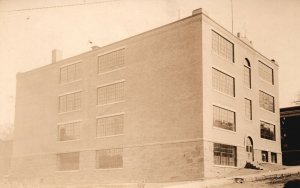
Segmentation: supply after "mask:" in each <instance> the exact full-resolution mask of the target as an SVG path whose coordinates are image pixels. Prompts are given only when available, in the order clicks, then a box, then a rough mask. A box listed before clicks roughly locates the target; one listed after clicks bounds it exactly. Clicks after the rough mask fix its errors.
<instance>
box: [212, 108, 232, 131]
mask: <svg viewBox="0 0 300 188" xmlns="http://www.w3.org/2000/svg"><path fill="white" fill-rule="evenodd" d="M216 108H218V109H219V112H220V114H218V116H219V118H220V119H222V117H221V116H222V115H223V117H224V115H225V114H224V112H227V115H226V116H227V119H230V118H229V114H228V113H233V125H232V127H233V129H227V128H224V127H221V126H217V125H215V121H216V119H217V118H216V114H215V109H216ZM221 111H222V112H221ZM222 120H223V119H222ZM219 121H221V120H219ZM221 122H222V124H223V123H224V121H221ZM228 123H231V122H229V121H227V122H225V124H228ZM213 127H215V128H218V129H222V130H226V131H232V132H236V112H235V111H232V110H229V109H226V108H223V107H220V106H217V105H213Z"/></svg>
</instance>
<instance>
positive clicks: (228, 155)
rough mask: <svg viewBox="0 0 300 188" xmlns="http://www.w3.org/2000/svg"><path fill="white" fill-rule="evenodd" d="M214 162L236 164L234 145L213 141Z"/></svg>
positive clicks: (228, 164) (226, 164)
mask: <svg viewBox="0 0 300 188" xmlns="http://www.w3.org/2000/svg"><path fill="white" fill-rule="evenodd" d="M214 164H216V165H225V166H236V165H237V156H236V146H230V145H225V144H217V143H214Z"/></svg>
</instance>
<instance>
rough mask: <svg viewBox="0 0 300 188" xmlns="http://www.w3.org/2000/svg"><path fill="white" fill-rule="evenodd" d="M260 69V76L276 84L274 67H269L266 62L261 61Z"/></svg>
mask: <svg viewBox="0 0 300 188" xmlns="http://www.w3.org/2000/svg"><path fill="white" fill-rule="evenodd" d="M258 69H259V77H260V78H262V79H263V80H265V81H267V82H269V83H271V84H274V81H273V69H272V68H271V67H269V66H267V65H266V64H264V63H262V62H261V61H259V64H258Z"/></svg>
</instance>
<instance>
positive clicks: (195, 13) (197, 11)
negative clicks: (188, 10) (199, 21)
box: [192, 8, 202, 16]
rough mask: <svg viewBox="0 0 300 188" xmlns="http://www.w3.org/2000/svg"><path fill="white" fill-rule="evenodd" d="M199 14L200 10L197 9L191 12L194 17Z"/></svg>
mask: <svg viewBox="0 0 300 188" xmlns="http://www.w3.org/2000/svg"><path fill="white" fill-rule="evenodd" d="M201 13H202V8H198V9H195V10H193V12H192V15H193V16H194V15H197V14H201Z"/></svg>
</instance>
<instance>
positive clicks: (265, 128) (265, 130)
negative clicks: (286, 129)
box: [260, 121, 275, 140]
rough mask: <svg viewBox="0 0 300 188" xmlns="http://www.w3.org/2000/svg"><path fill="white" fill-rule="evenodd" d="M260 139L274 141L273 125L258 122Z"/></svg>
mask: <svg viewBox="0 0 300 188" xmlns="http://www.w3.org/2000/svg"><path fill="white" fill-rule="evenodd" d="M260 137H261V138H265V139H268V140H275V125H272V124H270V123H267V122H264V121H260Z"/></svg>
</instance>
